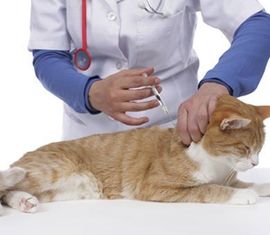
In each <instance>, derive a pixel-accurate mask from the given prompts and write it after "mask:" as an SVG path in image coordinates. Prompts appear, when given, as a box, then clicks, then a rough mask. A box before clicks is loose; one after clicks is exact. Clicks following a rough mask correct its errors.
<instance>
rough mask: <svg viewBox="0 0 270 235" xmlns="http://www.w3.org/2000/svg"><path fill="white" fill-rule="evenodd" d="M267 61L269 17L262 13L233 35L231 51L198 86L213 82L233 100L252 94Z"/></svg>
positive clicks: (269, 45)
mask: <svg viewBox="0 0 270 235" xmlns="http://www.w3.org/2000/svg"><path fill="white" fill-rule="evenodd" d="M269 57H270V15H269V14H267V13H265V12H263V11H262V12H258V13H257V14H255V15H253V16H251V17H250V18H248V19H247V20H246V21H245V22H244V23H243V24H242V25H241V26H240V27H239V28H238V29H237V31H236V32H235V34H234V39H233V41H232V44H231V47H230V48H229V50H228V51H226V52H225V53H224V54H223V55H222V56H221V58H220V59H219V62H218V64H217V65H216V66H215V67H214V68H213V69H212V70H210V71H208V72H207V74H206V75H205V77H204V78H203V79H202V80H201V82H200V83H199V87H200V86H201V85H202V84H203V83H205V82H217V83H219V84H223V85H224V86H226V87H227V88H228V90H229V91H230V93H231V94H232V95H233V96H236V97H238V96H242V95H246V94H249V93H251V92H252V91H254V90H255V89H256V88H257V86H258V84H259V82H260V80H261V78H262V76H263V73H264V70H265V68H266V65H267V62H268V59H269Z"/></svg>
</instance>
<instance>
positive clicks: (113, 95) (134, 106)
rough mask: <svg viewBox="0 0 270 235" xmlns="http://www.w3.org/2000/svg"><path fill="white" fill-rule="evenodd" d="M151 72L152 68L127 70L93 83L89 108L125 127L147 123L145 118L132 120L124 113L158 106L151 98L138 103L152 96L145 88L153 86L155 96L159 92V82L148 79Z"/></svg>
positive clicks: (151, 77)
mask: <svg viewBox="0 0 270 235" xmlns="http://www.w3.org/2000/svg"><path fill="white" fill-rule="evenodd" d="M153 72H154V69H153V68H144V69H129V70H123V71H121V72H118V73H115V74H113V75H111V76H109V77H107V78H106V79H103V80H100V81H96V82H95V83H93V85H92V86H91V88H90V91H89V99H90V103H91V105H92V106H93V108H95V109H97V110H99V111H102V112H103V113H106V114H107V115H108V116H110V117H112V118H113V119H115V120H117V121H120V122H122V123H124V124H127V125H141V124H144V123H146V122H148V121H149V119H148V117H140V118H135V117H131V116H129V115H127V114H126V112H138V111H143V110H147V109H152V108H155V107H157V106H159V103H158V101H157V100H156V99H155V98H154V99H152V100H150V101H144V102H143V101H141V102H138V100H141V99H145V98H148V97H150V96H152V95H153V94H152V91H151V89H150V88H149V87H147V86H153V85H154V86H156V88H157V90H158V91H159V92H160V91H161V87H160V86H159V83H160V79H159V78H157V77H155V76H152V74H153ZM145 75H147V76H148V77H146V76H145Z"/></svg>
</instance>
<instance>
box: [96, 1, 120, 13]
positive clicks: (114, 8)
mask: <svg viewBox="0 0 270 235" xmlns="http://www.w3.org/2000/svg"><path fill="white" fill-rule="evenodd" d="M100 1H104V2H106V3H107V5H108V6H109V7H110V8H111V9H112V10H113V11H115V12H116V11H117V1H116V0H100Z"/></svg>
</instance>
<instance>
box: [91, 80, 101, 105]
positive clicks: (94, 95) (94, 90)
mask: <svg viewBox="0 0 270 235" xmlns="http://www.w3.org/2000/svg"><path fill="white" fill-rule="evenodd" d="M101 83H102V80H96V81H95V82H94V83H93V84H92V85H91V87H90V89H89V92H88V101H89V104H90V105H91V107H92V108H93V109H95V110H99V108H98V104H97V100H98V97H100V85H101Z"/></svg>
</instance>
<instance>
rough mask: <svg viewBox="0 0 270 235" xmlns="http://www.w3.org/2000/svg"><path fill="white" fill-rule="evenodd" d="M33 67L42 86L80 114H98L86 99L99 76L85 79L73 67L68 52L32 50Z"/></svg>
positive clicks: (85, 77)
mask: <svg viewBox="0 0 270 235" xmlns="http://www.w3.org/2000/svg"><path fill="white" fill-rule="evenodd" d="M33 56H34V60H33V65H34V69H35V72H36V76H37V77H38V79H39V81H40V82H41V83H42V85H43V86H44V87H45V88H46V89H47V90H49V91H50V92H51V93H53V94H54V95H56V96H57V97H59V98H60V99H61V100H63V101H64V102H65V103H67V104H68V105H69V106H70V107H71V108H73V109H74V110H75V111H77V112H80V113H87V112H90V113H91V114H96V113H99V111H97V110H95V109H94V108H93V107H92V106H91V104H90V102H89V99H88V93H89V90H90V87H91V85H92V84H93V83H94V82H95V81H97V80H100V77H99V76H93V77H90V78H89V77H87V76H85V75H83V74H81V73H79V72H77V71H76V69H75V68H74V67H73V63H72V55H71V54H70V53H69V52H68V51H55V50H34V51H33Z"/></svg>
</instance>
